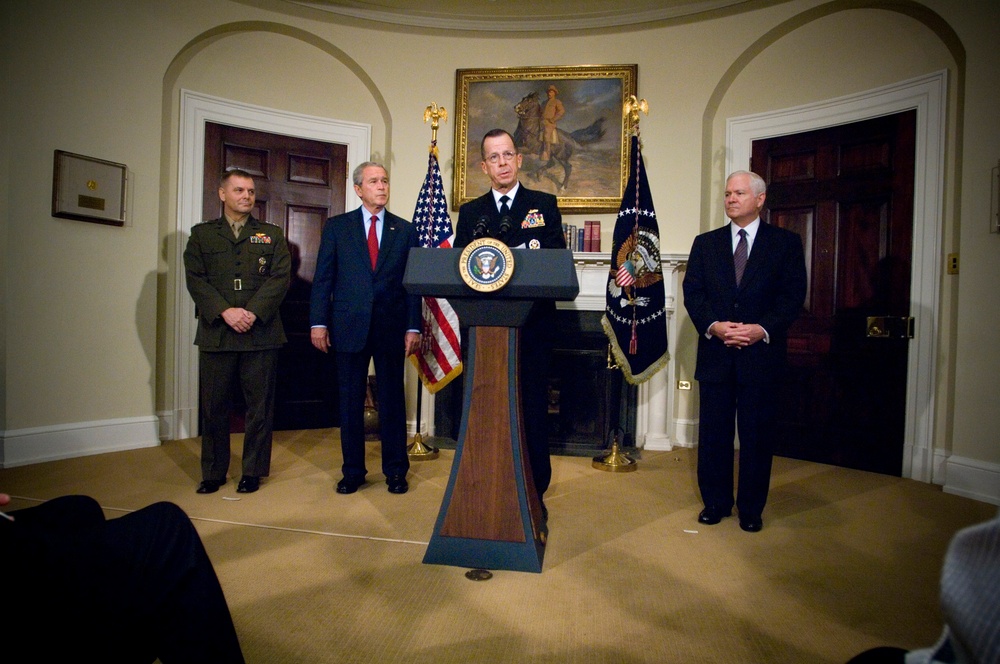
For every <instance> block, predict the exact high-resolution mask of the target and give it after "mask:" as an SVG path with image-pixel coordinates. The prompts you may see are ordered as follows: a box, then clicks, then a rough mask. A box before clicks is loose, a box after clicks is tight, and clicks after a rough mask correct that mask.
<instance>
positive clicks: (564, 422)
mask: <svg viewBox="0 0 1000 664" xmlns="http://www.w3.org/2000/svg"><path fill="white" fill-rule="evenodd" d="M602 315H603V313H602V312H600V311H577V310H569V309H559V310H557V311H556V313H555V319H554V325H555V328H556V330H555V332H556V334H555V339H556V343H555V345H554V347H553V350H552V360H551V362H550V363H549V379H548V424H549V450H550V451H551V453H552V454H563V455H571V456H592V455H594V454H596V453H597V452H600V451H601V450H605V449H608V448H610V447H611V436H609V435H608V434H609V431H610V433H611V434H612V435H613V434H614V432H615V430H616V429H617V430H619V433H620V435H619V438H618V445H619V446H620V447H625V448H628V447H634V446H635V423H636V398H637V393H638V390H637V388H636V386H634V385H630V384H628V383H627V382H625V381H624V380H623V379H622V372H621V370H620V369H617V368H613V369H609V368H608V338H607V336H606V335H605V334H604V329H603V328H602V326H601V317H602ZM463 336H464V335H463ZM464 341H465V340H464V339H463V342H464ZM462 378H463V377H462V376H459V377H458V378H456V379H455V380H453V381H452V382H451V383H450V384H448V385H447V386H445V387H444V388H442V389H441V390H439V391H438V392H437V393H436V394H435V405H434V431H435V436H434V438H433V440H434V444H435V445H437V446H439V447H444V448H448V447H454V446H455V444H456V441H457V439H458V434H459V428H460V426H461V418H462V393H463V386H464V383H463V380H462Z"/></svg>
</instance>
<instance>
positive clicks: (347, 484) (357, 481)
mask: <svg viewBox="0 0 1000 664" xmlns="http://www.w3.org/2000/svg"><path fill="white" fill-rule="evenodd" d="M364 483H365V478H363V477H344V478H342V479H341V480H340V481H339V482H337V493H354V492H355V491H357V490H358V487H359V486H361V485H362V484H364Z"/></svg>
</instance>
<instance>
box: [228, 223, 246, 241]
mask: <svg viewBox="0 0 1000 664" xmlns="http://www.w3.org/2000/svg"><path fill="white" fill-rule="evenodd" d="M230 228H232V229H233V235H235V236H236V238H237V239H238V238H239V237H240V231H241V230H243V224H235V223H234V224H231V225H230Z"/></svg>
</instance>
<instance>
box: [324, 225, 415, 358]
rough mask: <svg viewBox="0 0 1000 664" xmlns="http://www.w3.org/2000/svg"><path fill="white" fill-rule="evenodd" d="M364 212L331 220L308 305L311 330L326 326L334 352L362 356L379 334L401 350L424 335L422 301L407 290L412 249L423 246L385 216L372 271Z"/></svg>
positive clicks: (408, 228) (404, 227) (409, 227)
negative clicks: (409, 334)
mask: <svg viewBox="0 0 1000 664" xmlns="http://www.w3.org/2000/svg"><path fill="white" fill-rule="evenodd" d="M363 210H364V207H359V208H358V209H356V210H353V211H351V212H346V213H344V214H342V215H339V216H336V217H331V218H329V219H327V221H326V225H325V226H324V227H323V236H322V239H321V240H320V246H319V255H318V257H317V259H316V276H315V278H314V280H313V288H312V296H311V299H310V303H309V323H310V325H326V326H327V328H328V329H329V331H330V343H331V345H332V346H333V350H334V351H335V352H341V353H357V352H360V351H361V350H362V349H363V348H364V345H365V342H366V340H367V339H368V331H369V328H370V327H371V322H372V317H373V316H375V315H377V317H378V324H377V326H376V329H375V331H376V332H377V333H378V334H379V335H380V337H379V338H380V339H383V340H385V341H386V342H387V343H391V344H397V343H398V344H399V350H400V354H401V355H402V348H403V346H402V339H403V336H404V335H405V334H406V330H408V329H412V330H420V329H421V327H422V319H421V312H420V296H419V295H409V294H407V292H406V289H404V288H403V273H404V272H405V271H406V259H407V258H408V257H409V253H410V249H411V248H413V247H419V246H420V239H419V237H418V235H417V229H416V227H415V226H414V225H413V224H411V223H410V222H408V221H406V220H405V219H403V218H401V217H397V216H396V215H394V214H392V213H391V212H389V211H388V210H386V212H385V219H384V221H383V223H384V227H383V229H382V242H381V244H380V245H379V251H378V261H377V263H376V265H375V269H374V270H373V269H372V264H371V259H370V258H369V256H368V242H367V239H366V237H365V225H364V218H363V216H362V214H363Z"/></svg>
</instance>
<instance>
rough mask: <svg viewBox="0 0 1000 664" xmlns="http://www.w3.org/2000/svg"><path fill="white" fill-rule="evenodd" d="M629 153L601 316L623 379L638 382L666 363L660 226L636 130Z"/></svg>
mask: <svg viewBox="0 0 1000 664" xmlns="http://www.w3.org/2000/svg"><path fill="white" fill-rule="evenodd" d="M629 156H630V166H629V177H628V184H627V185H626V187H625V194H624V195H623V196H622V203H621V207H620V208H619V210H618V221H616V222H615V233H614V237H613V238H612V243H611V244H612V247H611V269H610V274H609V277H608V292H607V303H606V305H605V307H604V318H603V319H602V321H601V322H602V324H603V327H604V333H605V334H606V335H607V336H608V341H609V342H610V344H611V352H612V353H613V354H614V356H615V359H616V360H618V364H619V366H620V367H621V370H622V373H623V374H624V375H625V379H626V380H627V381H628V382H629V383H631V384H633V385H638V384H639V383H642V382H644V381H647V380H649V379H650V378H652V377H653V374H655V373H656V372H657V371H659V370H660V369H662V368H663V367H664V366H666V364H667V360H668V359H669V357H670V356H669V355H668V354H667V316H666V292H665V290H664V285H663V270H662V267H661V262H660V230H659V228H658V227H657V224H656V210H655V209H654V208H653V196H652V194H651V193H650V191H649V180H648V179H647V177H646V167H645V164H644V163H643V160H642V151H641V149H640V145H639V137H638V136H637V135H636V136H632V145H631V150H630V154H629Z"/></svg>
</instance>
